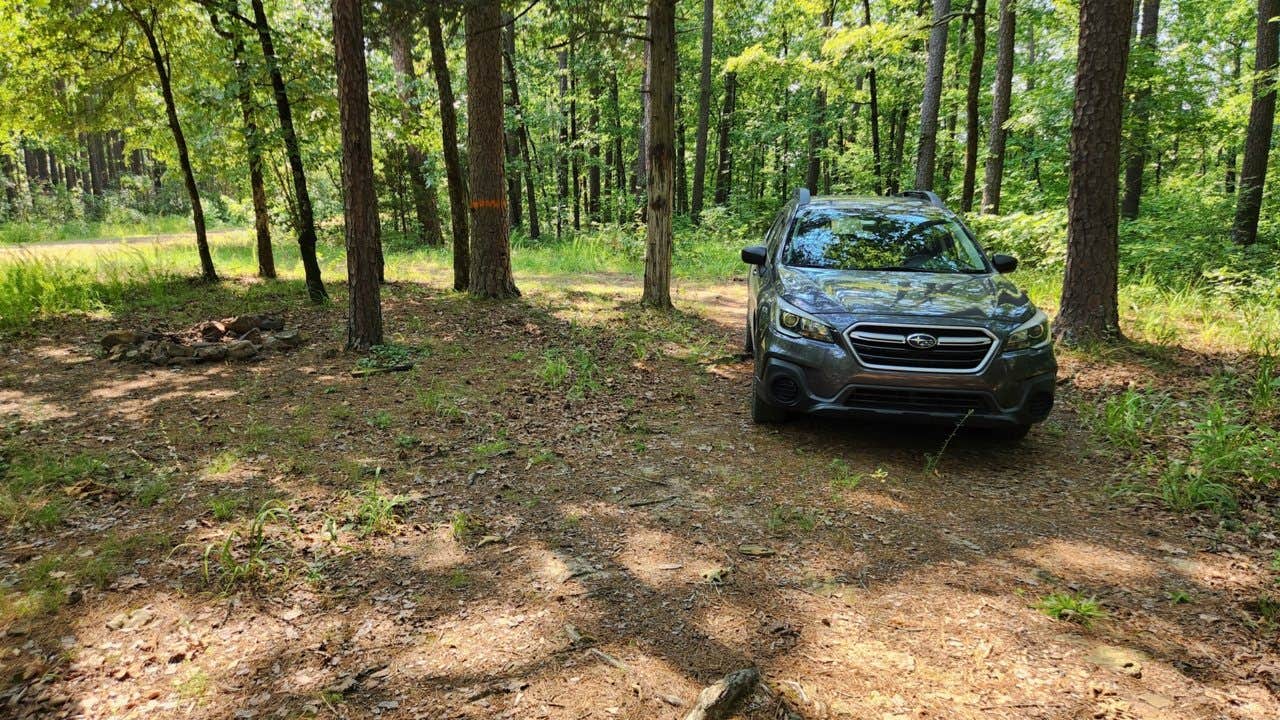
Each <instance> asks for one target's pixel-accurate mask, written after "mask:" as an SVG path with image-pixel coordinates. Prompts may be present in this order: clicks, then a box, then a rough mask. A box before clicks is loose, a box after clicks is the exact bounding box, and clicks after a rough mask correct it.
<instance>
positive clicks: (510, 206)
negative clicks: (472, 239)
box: [502, 12, 529, 227]
mask: <svg viewBox="0 0 1280 720" xmlns="http://www.w3.org/2000/svg"><path fill="white" fill-rule="evenodd" d="M515 54H516V18H515V15H513V14H511V13H509V12H503V13H502V64H503V67H505V68H506V80H507V109H508V110H510V113H509V114H510V115H511V117H513V118H518V117H519V113H520V108H519V106H518V104H517V102H516V99H517V96H516V94H515V93H513V92H512V91H511V88H512V86H513V85H514V83H515ZM518 125H519V121H518V120H517V122H516V125H512V126H508V127H506V129H505V136H504V138H503V144H504V145H505V147H506V153H507V211H508V212H509V213H510V214H511V218H510V219H511V227H520V226H522V225H524V207H523V206H524V198H522V197H521V186H520V176H521V175H522V174H527V173H528V172H529V168H528V167H525V168H521V167H520V137H519V135H518V134H517V130H516V128H517V127H518Z"/></svg>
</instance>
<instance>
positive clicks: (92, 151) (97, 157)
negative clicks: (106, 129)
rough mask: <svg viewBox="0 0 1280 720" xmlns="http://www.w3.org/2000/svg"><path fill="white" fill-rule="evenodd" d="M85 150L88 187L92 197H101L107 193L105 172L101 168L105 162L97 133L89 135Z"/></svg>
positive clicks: (99, 136)
mask: <svg viewBox="0 0 1280 720" xmlns="http://www.w3.org/2000/svg"><path fill="white" fill-rule="evenodd" d="M87 150H88V153H89V187H90V188H91V190H92V192H93V196H94V197H102V194H103V193H104V192H106V191H107V179H106V170H105V169H104V168H103V165H104V164H105V160H104V158H103V152H102V136H101V135H100V134H98V133H96V132H95V133H89V135H88V140H87Z"/></svg>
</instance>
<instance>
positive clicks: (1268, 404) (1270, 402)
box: [1249, 355, 1280, 413]
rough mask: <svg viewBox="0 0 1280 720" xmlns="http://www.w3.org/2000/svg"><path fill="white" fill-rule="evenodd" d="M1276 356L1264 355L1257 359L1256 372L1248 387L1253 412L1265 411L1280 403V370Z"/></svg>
mask: <svg viewBox="0 0 1280 720" xmlns="http://www.w3.org/2000/svg"><path fill="white" fill-rule="evenodd" d="M1277 370H1278V368H1277V367H1276V356H1275V355H1264V356H1262V357H1261V358H1259V360H1258V372H1257V374H1256V375H1254V378H1253V385H1251V386H1250V387H1249V404H1250V405H1251V406H1252V407H1253V411H1254V412H1255V413H1265V412H1270V411H1271V410H1274V409H1275V408H1276V406H1277V405H1280V372H1277Z"/></svg>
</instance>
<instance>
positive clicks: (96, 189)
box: [28, 132, 107, 197]
mask: <svg viewBox="0 0 1280 720" xmlns="http://www.w3.org/2000/svg"><path fill="white" fill-rule="evenodd" d="M85 149H86V151H87V152H88V154H89V187H90V191H91V192H92V193H93V196H94V197H102V194H103V193H104V192H106V190H107V180H106V171H105V170H104V169H103V167H102V166H103V165H104V164H105V162H104V159H103V157H102V155H103V153H102V136H101V135H99V134H98V133H96V132H94V133H89V134H88V135H87V136H86V140H85ZM28 179H30V175H28Z"/></svg>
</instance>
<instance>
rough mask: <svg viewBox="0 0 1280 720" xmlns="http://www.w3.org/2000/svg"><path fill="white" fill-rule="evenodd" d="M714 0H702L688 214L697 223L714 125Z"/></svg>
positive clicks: (705, 183)
mask: <svg viewBox="0 0 1280 720" xmlns="http://www.w3.org/2000/svg"><path fill="white" fill-rule="evenodd" d="M715 21H716V13H715V0H702V62H701V64H700V65H699V67H698V127H697V130H696V131H695V133H696V135H695V137H694V148H693V198H692V200H691V204H690V206H689V218H690V219H691V220H693V224H694V225H697V224H698V219H699V218H700V217H702V199H703V197H704V194H705V193H706V185H707V136H708V135H709V134H710V126H711V55H712V52H711V51H712V42H713V39H712V36H713V33H714V30H715Z"/></svg>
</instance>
